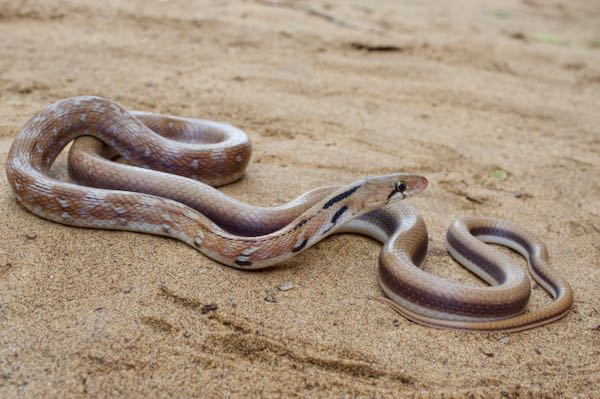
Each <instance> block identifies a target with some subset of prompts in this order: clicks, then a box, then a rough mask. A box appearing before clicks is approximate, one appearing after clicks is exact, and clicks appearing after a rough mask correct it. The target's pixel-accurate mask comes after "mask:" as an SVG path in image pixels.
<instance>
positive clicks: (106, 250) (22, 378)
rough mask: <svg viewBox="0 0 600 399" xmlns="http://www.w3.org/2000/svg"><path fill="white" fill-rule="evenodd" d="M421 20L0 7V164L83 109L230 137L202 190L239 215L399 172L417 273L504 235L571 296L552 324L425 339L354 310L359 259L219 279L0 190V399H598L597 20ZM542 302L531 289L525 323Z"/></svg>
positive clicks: (336, 251)
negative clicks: (561, 281)
mask: <svg viewBox="0 0 600 399" xmlns="http://www.w3.org/2000/svg"><path fill="white" fill-rule="evenodd" d="M430 3H431V4H428V5H427V4H422V2H420V1H408V2H402V3H400V2H396V1H391V0H387V1H378V2H377V5H376V6H375V5H372V4H370V3H368V2H363V1H358V0H354V1H347V2H342V1H337V0H328V1H326V2H321V1H319V2H292V1H268V0H264V1H261V0H247V1H238V2H234V1H220V0H213V1H187V0H178V1H156V2H148V1H142V0H136V1H128V2H123V1H117V0H111V1H106V2H93V1H84V0H73V1H66V0H65V1H60V0H52V1H37V2H36V1H6V0H1V1H0V159H1V161H2V162H4V160H5V158H6V154H7V151H8V148H9V146H10V143H11V141H12V139H13V137H14V136H15V135H16V134H17V132H18V131H19V129H20V127H21V126H23V124H24V123H25V122H26V121H27V119H29V118H30V117H31V116H33V115H34V114H35V113H36V112H37V111H39V110H41V109H42V108H43V107H45V106H46V105H48V104H50V103H51V102H53V101H55V100H58V99H61V98H64V97H69V96H74V95H82V94H95V95H101V96H105V97H108V98H111V99H113V100H115V101H117V102H119V103H120V104H122V105H124V106H126V107H128V108H131V109H142V110H147V111H155V112H162V113H171V114H176V115H187V116H197V117H203V118H210V119H216V120H220V121H225V122H228V123H231V124H233V125H236V126H238V127H240V128H242V129H244V130H245V131H247V132H248V134H249V135H250V136H251V139H252V141H253V144H254V148H255V152H254V155H253V160H252V163H251V165H250V167H249V170H248V172H247V175H246V177H245V178H244V179H243V180H242V181H240V182H239V183H236V184H234V185H231V186H228V187H225V188H224V191H225V192H227V193H229V194H231V195H233V196H235V197H237V198H240V199H242V200H244V201H248V202H251V203H256V204H263V205H270V204H276V203H281V202H284V201H286V200H289V199H291V198H293V197H295V196H296V195H298V194H299V193H302V192H304V191H306V190H309V189H311V188H314V187H317V186H320V185H326V184H331V183H336V184H337V183H340V182H343V183H347V182H351V181H353V180H356V179H357V178H360V177H362V176H365V175H373V174H382V173H386V172H391V171H397V170H403V171H412V172H418V173H423V174H425V175H426V176H427V177H428V178H429V180H430V188H429V189H428V190H427V191H426V192H425V193H424V194H423V195H421V196H420V197H418V198H415V199H414V200H412V203H413V204H414V205H416V206H417V207H418V208H419V209H420V210H421V211H422V213H423V215H424V217H425V218H426V220H427V223H428V225H429V229H430V234H431V242H430V244H431V245H430V251H429V252H430V253H429V257H428V261H427V265H426V269H427V270H430V271H431V272H432V273H435V274H438V275H441V276H446V277H448V278H449V279H452V280H454V281H468V282H474V283H475V279H474V278H472V277H470V276H469V275H468V273H467V272H465V271H463V270H462V269H461V268H460V267H458V266H456V265H454V264H453V263H452V262H451V261H450V260H449V257H448V255H447V254H446V252H445V249H444V239H443V237H444V231H445V229H446V228H447V226H449V225H450V223H451V222H452V221H453V220H454V219H455V218H457V217H459V216H461V215H465V214H474V213H477V214H485V215H495V216H500V217H505V218H508V219H511V220H516V221H519V222H521V223H522V224H525V225H526V226H527V227H529V229H530V230H533V231H535V232H537V233H538V235H539V236H541V237H542V238H543V239H544V240H545V241H546V242H547V244H548V247H549V250H550V253H551V256H552V261H553V263H554V265H555V266H556V267H557V268H559V269H560V270H561V271H562V273H563V274H564V275H565V276H566V277H567V279H568V280H569V281H570V282H571V283H572V285H573V288H574V290H575V293H576V303H575V306H574V309H573V311H572V312H571V313H570V314H569V315H568V316H567V317H566V318H564V319H563V320H561V321H559V322H557V323H554V324H551V325H548V326H545V327H542V328H538V329H535V330H532V331H527V332H522V333H517V334H493V335H476V334H464V333H458V332H452V331H439V330H435V329H431V328H425V327H422V326H419V325H415V324H412V323H410V322H408V321H406V320H404V319H402V318H401V317H399V316H398V315H396V314H394V313H393V312H392V311H391V310H390V309H388V308H387V307H385V306H383V305H381V304H379V303H376V302H374V301H371V300H368V297H369V296H374V295H380V294H381V290H380V288H379V286H378V284H377V281H376V275H375V272H376V262H377V256H378V253H379V251H380V246H379V245H378V244H376V243H375V242H373V241H371V240H369V239H366V238H362V237H358V236H350V235H346V236H336V237H333V238H330V239H327V240H326V241H324V242H322V243H320V244H318V245H317V246H316V247H314V248H311V249H310V250H308V251H307V252H305V253H303V254H301V255H299V256H297V257H296V258H294V259H292V260H291V261H288V262H286V263H285V264H282V265H281V266H280V267H275V268H273V269H271V270H267V271H263V272H243V271H237V270H233V269H231V268H228V267H224V266H222V265H219V264H217V263H215V262H213V261H211V260H210V259H208V258H206V257H205V256H203V255H201V254H199V253H198V252H196V251H194V250H193V249H192V248H190V247H188V246H186V245H185V244H183V243H181V242H178V241H175V240H170V239H165V238H160V237H155V236H149V235H144V234H135V233H124V232H110V231H95V230H85V229H78V228H71V227H65V226H62V225H59V224H54V223H51V222H48V221H45V220H42V219H39V218H37V217H35V216H34V215H32V214H30V213H28V212H26V211H25V210H24V209H22V208H21V207H20V206H19V205H18V204H16V203H15V201H14V200H13V198H12V195H11V193H10V191H9V188H8V185H7V182H6V177H5V176H4V174H3V173H2V174H0V176H1V177H0V185H1V187H0V203H1V205H0V220H1V226H0V228H1V229H2V230H1V232H0V234H1V237H2V238H1V241H0V396H1V397H42V396H56V395H60V396H70V397H73V396H84V395H85V394H87V395H90V396H97V397H109V396H113V397H114V396H122V395H127V396H131V397H142V396H148V395H151V396H154V395H156V396H163V397H165V396H169V397H190V396H204V397H217V396H222V395H223V396H227V397H246V396H253V397H258V396H264V397H277V396H285V397H288V396H310V397H340V396H345V397H399V396H403V395H406V396H412V395H414V396H417V397H440V396H444V397H488V396H494V397H499V396H504V397H511V398H515V397H600V387H599V384H600V361H599V360H598V359H599V357H600V299H599V295H598V293H599V291H598V290H599V286H600V267H599V265H598V263H599V259H600V246H599V244H598V243H599V240H600V200H599V193H600V111H599V109H598V107H599V104H600V42H599V41H598V40H600V24H599V23H598V21H599V19H600V5H599V3H598V2H595V1H573V2H566V1H563V2H558V1H553V0H552V1H541V0H524V1H522V2H521V1H507V2H504V1H495V2H489V1H483V0H478V1H466V0H462V1H447V2H444V3H438V2H430ZM100 4H102V5H100ZM56 168H57V170H58V171H59V173H60V171H64V168H65V164H64V160H61V161H59V162H58V165H57V166H56ZM497 170H503V171H506V172H507V178H505V179H504V176H503V173H499V174H496V175H495V174H494V171H497ZM515 259H517V258H515ZM521 263H522V264H524V262H522V261H521ZM287 281H289V282H292V283H293V284H294V288H293V289H291V290H289V291H286V292H281V291H278V290H277V289H276V287H277V286H278V285H280V284H282V283H284V282H287ZM267 296H268V297H270V298H274V299H275V300H276V302H271V301H267V300H265V298H266V297H267ZM548 301H549V299H548V297H547V296H546V295H545V294H544V292H543V290H541V289H536V290H534V293H533V298H532V303H531V307H532V308H536V307H539V306H541V305H542V304H544V303H547V302H548ZM208 303H215V304H217V305H218V309H217V310H216V311H213V312H210V313H208V314H202V312H201V308H202V306H203V305H205V304H208Z"/></svg>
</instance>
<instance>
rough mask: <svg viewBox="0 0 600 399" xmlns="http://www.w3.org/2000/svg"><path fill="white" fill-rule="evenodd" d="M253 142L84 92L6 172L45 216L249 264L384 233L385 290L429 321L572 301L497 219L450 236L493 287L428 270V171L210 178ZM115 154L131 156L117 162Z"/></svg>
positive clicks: (469, 221)
mask: <svg viewBox="0 0 600 399" xmlns="http://www.w3.org/2000/svg"><path fill="white" fill-rule="evenodd" d="M73 140H74V143H73V145H72V147H71V150H70V153H69V173H70V175H71V177H72V178H73V179H74V180H75V181H77V182H79V184H77V183H70V182H64V181H60V180H57V179H54V178H52V177H50V176H49V173H48V172H49V169H50V167H51V165H52V163H53V162H54V160H55V159H56V157H57V156H58V154H59V153H60V152H61V151H62V150H63V148H64V147H65V146H66V145H67V144H68V143H69V142H71V141H73ZM250 153H251V145H250V141H249V139H248V138H247V136H246V135H245V134H244V133H243V132H242V131H240V130H238V129H236V128H234V127H232V126H229V125H226V124H222V123H217V122H212V121H206V120H198V119H187V118H179V117H172V116H161V115H157V114H151V113H144V112H128V111H126V110H124V109H123V108H121V107H120V106H118V105H117V104H115V103H113V102H111V101H109V100H106V99H103V98H99V97H75V98H70V99H66V100H62V101H58V102H56V103H54V104H52V105H50V106H49V107H47V108H46V109H44V110H43V111H42V112H41V113H39V114H38V115H36V116H34V117H33V118H32V119H31V120H29V121H28V122H27V124H26V125H25V126H24V127H23V129H22V130H21V131H20V133H19V134H18V135H17V137H16V139H15V141H14V142H13V144H12V147H11V149H10V152H9V155H8V159H7V162H6V172H7V176H8V180H9V182H10V185H11V187H12V189H13V191H14V194H15V197H16V199H17V200H18V201H19V202H20V203H21V204H22V205H23V206H24V207H25V208H27V209H28V210H29V211H31V212H33V213H34V214H36V215H38V216H40V217H43V218H46V219H49V220H52V221H55V222H59V223H63V224H67V225H72V226H81V227H90V228H102V229H116V230H129V231H138V232H143V233H150V234H158V235H165V236H169V237H173V238H176V239H179V240H181V241H183V242H185V243H187V244H188V245H190V246H192V247H194V248H196V249H198V250H200V251H201V252H202V253H204V254H205V255H207V256H209V257H210V258H212V259H214V260H216V261H218V262H220V263H223V264H225V265H229V266H233V267H236V268H240V269H257V268H264V267H267V266H271V265H273V264H276V263H279V262H282V261H284V260H285V259H288V258H290V257H291V256H294V255H295V254H297V253H299V252H301V251H304V250H306V249H307V248H309V247H311V246H312V245H314V244H315V243H316V242H318V241H320V240H322V239H323V238H325V237H327V236H329V235H331V234H335V233H345V232H351V233H359V234H363V235H367V236H369V237H372V238H374V239H376V240H378V241H380V242H381V243H383V244H384V246H383V249H382V251H381V255H380V258H379V273H378V274H379V282H380V284H381V286H382V288H383V291H384V292H385V294H386V295H387V297H388V298H389V299H387V298H377V299H378V300H380V301H383V302H385V303H387V304H389V305H390V306H392V307H393V308H394V309H395V310H397V311H398V312H399V313H401V314H402V315H404V316H405V317H407V318H408V319H410V320H413V321H415V322H418V323H421V324H424V325H428V326H433V327H438V328H452V329H458V330H465V331H482V332H497V331H519V330H523V329H527V328H531V327H535V326H539V325H542V324H545V323H548V322H551V321H553V320H556V319H558V318H560V317H562V316H564V315H565V314H566V313H567V312H568V311H569V309H570V307H571V305H572V302H573V293H572V290H571V288H570V286H569V284H568V283H567V282H566V281H565V280H564V279H563V278H562V277H561V276H560V275H558V274H557V273H556V272H555V271H554V270H553V269H552V268H551V267H550V266H549V264H548V255H547V251H546V248H545V246H544V244H543V243H541V242H540V241H539V240H537V239H536V238H534V237H533V236H532V235H531V234H529V233H527V232H525V231H523V230H522V229H520V228H519V227H517V226H514V225H513V224H511V223H509V222H506V221H502V220H498V219H493V218H487V217H485V218H484V217H467V218H463V219H461V220H459V221H457V222H455V223H454V225H453V226H452V227H451V228H450V229H449V231H448V234H447V242H448V250H449V252H450V253H451V255H452V256H453V257H454V258H455V259H457V260H458V261H459V262H460V263H462V264H463V265H464V266H466V267H467V268H468V269H469V270H471V271H472V272H474V273H475V274H476V275H478V276H479V277H480V278H481V279H483V280H485V281H486V282H488V283H489V284H490V285H492V286H491V287H476V286H470V285H465V284H457V283H449V282H447V281H444V280H442V279H441V278H439V277H436V276H433V275H431V274H429V273H427V272H425V271H423V270H422V269H420V268H419V267H418V266H419V265H420V264H421V263H422V262H423V260H424V258H425V255H426V253H427V241H428V239H427V229H426V226H425V223H424V222H423V219H422V218H421V217H420V215H419V214H418V213H417V212H416V211H415V209H414V208H413V207H412V206H410V205H409V204H407V203H406V202H403V201H402V200H403V199H405V198H408V197H410V196H413V195H415V194H418V193H419V192H421V191H423V190H424V189H425V188H426V186H427V180H426V179H425V178H424V177H422V176H418V175H414V174H405V173H396V174H391V175H385V176H377V177H368V178H365V179H362V180H359V181H356V182H354V183H352V184H350V185H348V186H330V187H322V188H319V189H316V190H312V191H310V192H307V193H306V194H304V195H302V196H300V197H298V198H296V199H295V200H293V201H291V202H289V203H287V204H284V205H281V206H278V207H272V208H262V207H257V206H252V205H248V204H245V203H242V202H240V201H237V200H235V199H233V198H231V197H229V196H227V195H225V194H223V193H221V192H220V191H218V190H216V189H215V188H213V187H212V186H220V185H224V184H228V183H231V182H234V181H236V180H238V179H239V178H241V176H242V175H243V173H244V170H245V168H246V166H247V164H248V161H249V159H250ZM117 156H121V157H122V158H124V159H125V160H126V161H127V163H128V164H124V163H120V162H114V161H113V159H114V158H115V157H117ZM202 182H204V183H202ZM476 237H477V238H476ZM482 241H485V242H493V243H499V244H502V245H505V246H507V247H509V248H512V249H514V250H516V251H517V252H519V253H521V254H522V255H523V256H524V257H525V258H527V260H528V263H529V270H530V272H531V274H532V275H533V277H534V278H535V280H536V281H538V283H539V284H540V285H541V286H542V287H543V288H544V289H546V290H547V291H548V292H549V293H550V294H551V295H552V297H553V298H554V300H553V302H551V303H550V304H548V305H546V306H544V307H542V308H540V309H537V310H534V311H532V312H529V313H524V314H523V312H524V311H525V310H526V306H527V303H528V301H529V296H530V293H531V287H530V283H529V279H528V277H527V274H526V273H525V272H524V270H523V269H522V268H520V267H518V266H514V265H513V264H512V263H511V262H510V261H508V260H507V259H506V257H505V256H503V255H502V254H501V253H499V252H497V251H495V250H493V249H492V248H490V247H489V246H487V245H485V244H483V243H482Z"/></svg>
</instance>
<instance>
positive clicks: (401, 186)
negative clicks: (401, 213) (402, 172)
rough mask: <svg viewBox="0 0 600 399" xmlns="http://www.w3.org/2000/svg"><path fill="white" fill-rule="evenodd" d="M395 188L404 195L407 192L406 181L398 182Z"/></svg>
mask: <svg viewBox="0 0 600 399" xmlns="http://www.w3.org/2000/svg"><path fill="white" fill-rule="evenodd" d="M394 188H395V189H396V191H398V192H399V193H403V192H404V191H405V190H406V181H405V180H398V181H397V182H395V183H394Z"/></svg>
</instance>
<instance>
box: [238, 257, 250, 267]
mask: <svg viewBox="0 0 600 399" xmlns="http://www.w3.org/2000/svg"><path fill="white" fill-rule="evenodd" d="M235 264H236V265H238V266H251V265H252V262H250V261H249V260H239V259H236V260H235Z"/></svg>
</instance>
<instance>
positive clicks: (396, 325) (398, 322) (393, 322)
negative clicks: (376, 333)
mask: <svg viewBox="0 0 600 399" xmlns="http://www.w3.org/2000/svg"><path fill="white" fill-rule="evenodd" d="M392 324H393V325H394V327H398V326H399V325H400V320H398V319H394V320H392Z"/></svg>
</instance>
